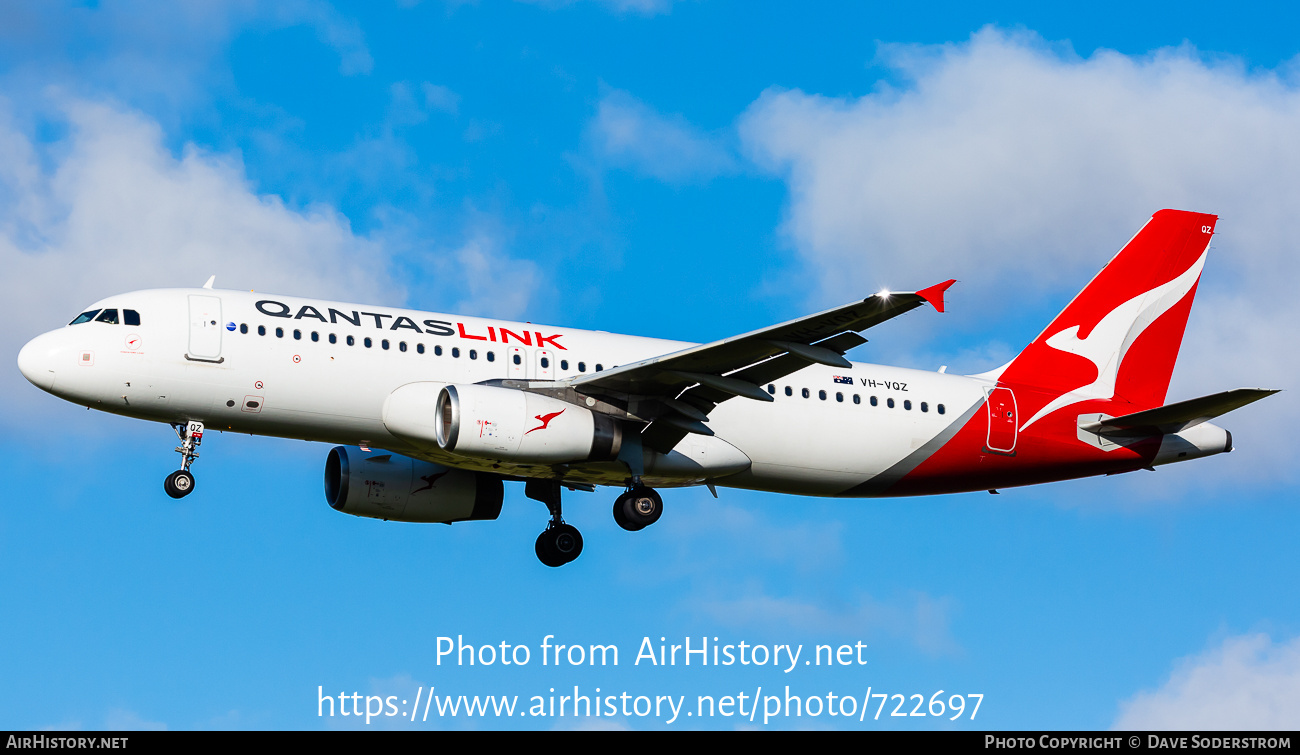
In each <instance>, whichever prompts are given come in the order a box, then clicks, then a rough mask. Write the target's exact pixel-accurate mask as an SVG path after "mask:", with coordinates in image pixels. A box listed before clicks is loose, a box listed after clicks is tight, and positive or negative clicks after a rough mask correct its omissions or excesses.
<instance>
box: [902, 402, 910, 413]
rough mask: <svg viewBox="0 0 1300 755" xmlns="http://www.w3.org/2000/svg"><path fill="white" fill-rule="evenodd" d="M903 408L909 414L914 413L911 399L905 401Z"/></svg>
mask: <svg viewBox="0 0 1300 755" xmlns="http://www.w3.org/2000/svg"><path fill="white" fill-rule="evenodd" d="M903 408H904V409H906V410H907V411H909V412H910V411H912V401H911V400H910V399H908V400H905V401H903Z"/></svg>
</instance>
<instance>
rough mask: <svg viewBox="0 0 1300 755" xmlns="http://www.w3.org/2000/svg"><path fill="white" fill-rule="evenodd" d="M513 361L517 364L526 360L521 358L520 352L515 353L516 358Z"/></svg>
mask: <svg viewBox="0 0 1300 755" xmlns="http://www.w3.org/2000/svg"><path fill="white" fill-rule="evenodd" d="M511 361H512V362H514V363H515V364H522V363H523V361H524V360H522V359H520V358H519V355H518V354H515V356H514V359H512V360H511Z"/></svg>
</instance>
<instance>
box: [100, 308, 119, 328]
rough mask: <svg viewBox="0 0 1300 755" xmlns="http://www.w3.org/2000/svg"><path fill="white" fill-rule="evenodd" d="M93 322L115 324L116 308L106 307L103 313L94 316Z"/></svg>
mask: <svg viewBox="0 0 1300 755" xmlns="http://www.w3.org/2000/svg"><path fill="white" fill-rule="evenodd" d="M95 322H102V323H105V324H108V325H116V324H117V310H116V309H106V310H104V311H103V313H102V314H100V316H99V317H96V318H95Z"/></svg>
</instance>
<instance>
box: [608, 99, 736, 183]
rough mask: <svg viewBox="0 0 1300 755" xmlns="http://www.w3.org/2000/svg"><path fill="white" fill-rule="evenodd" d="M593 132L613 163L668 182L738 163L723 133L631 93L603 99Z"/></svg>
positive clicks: (709, 175) (703, 176)
mask: <svg viewBox="0 0 1300 755" xmlns="http://www.w3.org/2000/svg"><path fill="white" fill-rule="evenodd" d="M588 137H589V138H590V140H591V142H592V143H593V146H594V148H595V150H596V152H597V154H599V155H600V156H601V157H602V158H603V159H604V160H605V161H607V162H608V163H610V164H612V165H615V166H618V167H625V168H631V169H634V170H637V171H640V172H642V173H645V174H648V175H650V176H653V177H655V178H658V179H659V180H661V181H667V182H669V183H685V182H688V181H697V180H704V179H709V178H712V177H714V176H716V175H718V174H721V173H729V172H731V171H733V170H735V168H736V164H735V159H734V158H733V157H732V156H731V153H730V152H729V151H728V149H727V147H726V144H725V142H724V141H723V140H722V139H721V138H720V137H717V136H714V135H711V134H708V133H705V132H703V131H701V130H700V129H698V128H696V127H695V126H693V125H691V124H690V123H689V122H688V121H687V120H686V119H685V118H684V117H682V116H681V115H663V114H661V113H659V112H657V111H655V110H654V109H653V108H651V107H650V106H649V105H647V104H645V103H644V102H641V101H640V100H638V99H636V98H635V97H633V96H632V95H630V94H628V93H627V92H621V91H617V90H615V91H611V92H608V93H607V94H605V96H604V97H602V98H601V100H600V105H599V106H598V107H597V109H596V116H595V118H593V119H592V121H591V123H590V124H589V125H588Z"/></svg>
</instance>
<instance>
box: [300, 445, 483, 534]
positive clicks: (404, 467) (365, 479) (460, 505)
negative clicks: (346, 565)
mask: <svg viewBox="0 0 1300 755" xmlns="http://www.w3.org/2000/svg"><path fill="white" fill-rule="evenodd" d="M504 497H505V486H504V485H503V484H502V483H501V478H500V477H497V476H495V475H490V474H485V473H483V472H470V471H466V470H463V469H454V468H450V467H444V466H442V465H439V464H432V463H430V462H427V461H420V460H418V459H412V458H410V457H407V456H401V455H399V454H390V453H380V454H375V453H365V452H364V451H362V450H361V449H359V448H355V447H352V448H349V447H346V446H336V447H334V448H333V449H331V450H330V453H329V457H328V458H327V459H326V460H325V500H326V502H328V503H329V505H330V506H331V507H332V508H333V509H334V510H335V511H342V512H343V513H345V514H352V515H354V516H367V517H371V518H373V519H391V520H393V521H395V522H444V523H451V522H463V521H467V520H470V519H496V518H497V517H498V516H500V514H501V501H502V499H503V498H504Z"/></svg>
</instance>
